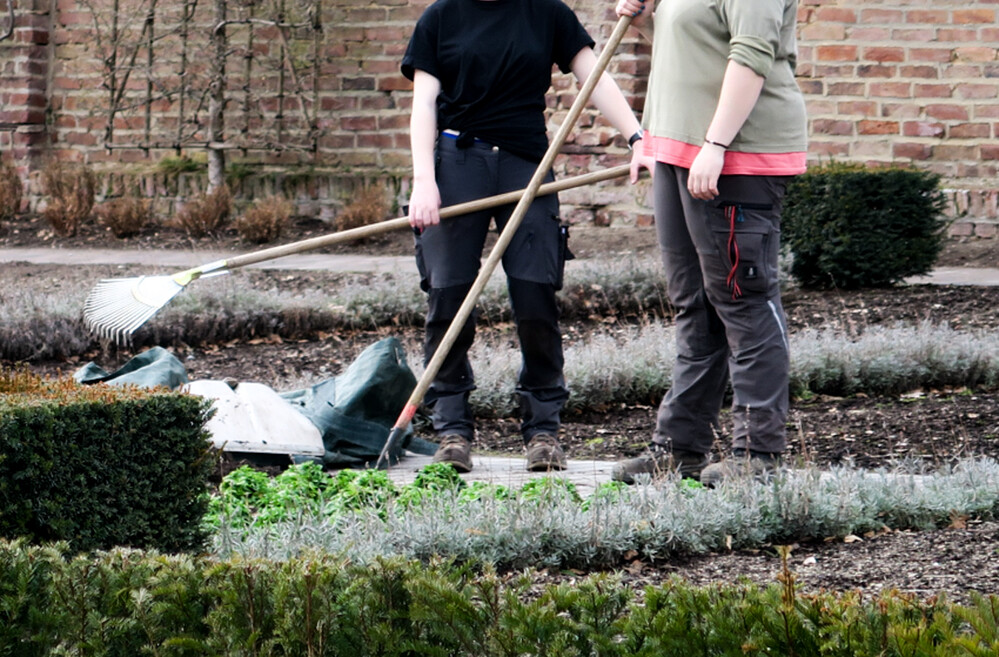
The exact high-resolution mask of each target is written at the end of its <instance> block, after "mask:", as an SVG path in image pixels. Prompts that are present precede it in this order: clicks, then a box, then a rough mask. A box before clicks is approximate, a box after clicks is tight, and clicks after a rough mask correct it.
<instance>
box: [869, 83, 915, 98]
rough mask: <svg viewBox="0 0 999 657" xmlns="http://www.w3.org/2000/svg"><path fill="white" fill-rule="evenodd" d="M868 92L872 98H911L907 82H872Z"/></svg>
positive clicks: (910, 88) (910, 90)
mask: <svg viewBox="0 0 999 657" xmlns="http://www.w3.org/2000/svg"><path fill="white" fill-rule="evenodd" d="M869 92H870V95H871V96H872V97H874V98H911V97H912V85H911V84H909V83H908V82H872V83H871V85H870V87H869Z"/></svg>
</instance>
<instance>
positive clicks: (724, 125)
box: [704, 60, 764, 144]
mask: <svg viewBox="0 0 999 657" xmlns="http://www.w3.org/2000/svg"><path fill="white" fill-rule="evenodd" d="M763 82H764V78H763V77H761V76H760V75H757V74H756V73H755V72H754V71H753V70H751V69H749V68H747V67H745V66H743V65H742V64H738V63H736V62H734V61H732V60H729V62H728V66H727V68H726V69H725V77H724V79H723V81H722V87H721V93H720V94H719V97H718V106H717V108H716V109H715V113H714V116H713V117H712V119H711V123H710V125H709V126H708V131H707V133H706V134H705V135H704V139H705V140H706V141H710V142H715V143H718V144H731V143H732V140H733V139H735V136H736V135H737V134H739V130H741V129H742V125H743V124H744V123H745V122H746V119H747V118H749V114H750V112H752V111H753V107H754V106H755V105H756V101H757V100H758V99H759V97H760V91H762V89H763Z"/></svg>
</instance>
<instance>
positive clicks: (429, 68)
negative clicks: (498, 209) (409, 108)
mask: <svg viewBox="0 0 999 657" xmlns="http://www.w3.org/2000/svg"><path fill="white" fill-rule="evenodd" d="M593 45H594V42H593V39H591V38H590V35H589V34H587V32H586V30H585V29H584V28H583V26H582V25H581V24H580V22H579V19H578V18H577V17H576V14H575V13H574V12H573V11H572V9H570V8H569V7H568V6H566V5H565V4H564V3H563V2H562V1H561V0H437V1H436V2H434V4H432V5H430V7H428V8H427V10H426V11H425V12H424V13H423V15H422V16H421V17H420V20H419V21H418V22H417V24H416V30H415V31H414V32H413V37H412V38H411V39H410V41H409V47H408V48H407V49H406V54H405V56H403V59H402V73H403V75H405V76H406V77H407V78H409V79H410V80H412V79H413V71H414V70H415V69H420V70H421V71H426V72H427V73H429V74H430V75H433V76H434V77H435V78H437V79H438V80H440V82H441V93H440V96H438V98H437V127H438V128H439V129H441V130H444V129H447V128H450V129H452V130H457V131H458V132H462V133H466V134H470V135H472V136H474V137H478V138H479V139H482V140H484V141H487V142H489V143H490V144H493V145H496V146H499V147H500V148H502V149H504V150H507V151H509V152H511V153H515V154H517V155H520V156H521V157H525V158H528V159H531V160H534V161H540V160H541V159H542V158H543V157H544V154H545V151H546V150H547V148H548V135H547V131H546V129H545V128H546V126H545V116H544V111H545V94H546V93H547V91H548V88H549V87H550V86H551V77H552V65H553V64H555V65H557V66H558V67H559V69H560V70H561V71H562V72H563V73H568V72H570V70H571V69H570V66H571V64H572V59H573V58H574V57H575V56H576V55H577V54H578V53H579V51H580V50H582V49H583V48H591V47H593Z"/></svg>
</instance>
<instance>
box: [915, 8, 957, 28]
mask: <svg viewBox="0 0 999 657" xmlns="http://www.w3.org/2000/svg"><path fill="white" fill-rule="evenodd" d="M905 22H906V23H909V24H910V25H911V24H912V23H940V24H946V23H949V22H950V16H949V14H948V12H947V11H945V10H942V9H932V10H930V9H910V10H909V11H907V12H905Z"/></svg>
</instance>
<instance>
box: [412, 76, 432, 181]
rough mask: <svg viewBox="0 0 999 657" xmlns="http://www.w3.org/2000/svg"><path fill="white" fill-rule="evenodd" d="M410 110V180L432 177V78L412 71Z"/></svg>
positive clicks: (430, 178)
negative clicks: (412, 82) (414, 77)
mask: <svg viewBox="0 0 999 657" xmlns="http://www.w3.org/2000/svg"><path fill="white" fill-rule="evenodd" d="M416 78H417V79H416V84H415V89H414V92H415V93H414V94H413V110H412V114H411V115H410V118H409V142H410V149H411V151H412V157H413V180H414V181H422V180H434V147H435V145H436V143H437V84H436V80H435V79H434V78H433V77H432V76H429V75H427V74H426V73H423V71H417V72H416Z"/></svg>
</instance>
